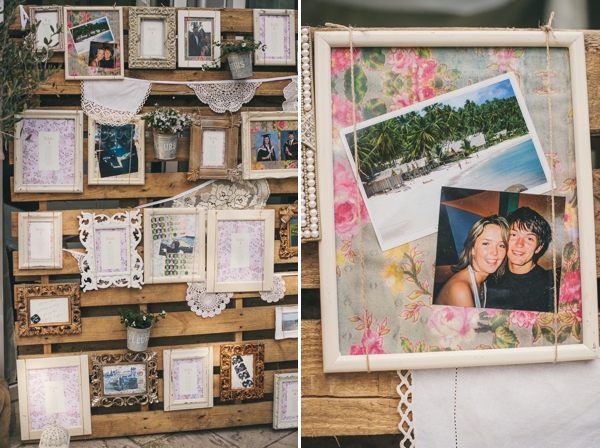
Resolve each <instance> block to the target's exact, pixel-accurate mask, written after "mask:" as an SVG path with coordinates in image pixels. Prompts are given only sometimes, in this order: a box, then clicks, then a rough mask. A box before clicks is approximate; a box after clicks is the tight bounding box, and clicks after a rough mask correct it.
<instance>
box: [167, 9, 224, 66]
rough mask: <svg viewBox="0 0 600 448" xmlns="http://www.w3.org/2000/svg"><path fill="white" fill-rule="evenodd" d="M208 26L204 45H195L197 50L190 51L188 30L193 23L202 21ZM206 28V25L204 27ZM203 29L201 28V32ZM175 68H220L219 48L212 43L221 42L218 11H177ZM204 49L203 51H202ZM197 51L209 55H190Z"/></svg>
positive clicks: (219, 14)
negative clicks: (207, 35)
mask: <svg viewBox="0 0 600 448" xmlns="http://www.w3.org/2000/svg"><path fill="white" fill-rule="evenodd" d="M203 20H204V21H205V22H208V23H209V24H210V32H209V33H207V34H209V37H208V38H207V39H206V40H207V41H206V42H204V45H201V44H198V45H196V47H198V48H197V50H196V49H193V50H191V49H190V47H189V45H188V44H189V42H188V41H189V38H190V33H192V31H190V30H188V23H189V24H190V25H189V26H193V23H202V21H203ZM205 26H207V27H208V25H205ZM203 29H204V28H201V30H203ZM177 40H178V42H177V66H178V67H179V68H197V67H204V66H207V67H213V66H214V67H220V66H221V61H220V59H219V57H220V56H221V48H220V47H217V46H213V43H214V42H219V41H220V40H221V13H220V12H219V11H207V10H200V9H180V10H178V11H177ZM202 48H204V50H202ZM197 51H200V52H202V51H205V52H210V54H205V55H203V56H201V55H197V56H196V55H191V54H189V53H194V54H195V53H196V52H197Z"/></svg>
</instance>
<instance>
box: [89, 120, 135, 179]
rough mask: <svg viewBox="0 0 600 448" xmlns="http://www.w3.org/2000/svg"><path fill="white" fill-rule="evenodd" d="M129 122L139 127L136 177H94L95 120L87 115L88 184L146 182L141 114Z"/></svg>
mask: <svg viewBox="0 0 600 448" xmlns="http://www.w3.org/2000/svg"><path fill="white" fill-rule="evenodd" d="M131 123H133V124H136V125H137V126H138V127H139V136H140V138H139V147H140V150H139V152H138V173H139V178H138V179H131V180H130V179H125V178H123V179H116V178H106V179H103V178H101V177H96V175H95V174H96V173H95V157H94V150H95V146H96V142H95V138H94V134H95V131H96V129H95V127H96V120H94V119H93V118H92V117H88V171H87V173H88V174H87V178H88V185H145V183H146V146H145V137H144V132H145V123H146V122H145V121H144V120H142V116H141V115H136V116H135V118H134V119H133V120H132V121H131Z"/></svg>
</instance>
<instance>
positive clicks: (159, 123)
mask: <svg viewBox="0 0 600 448" xmlns="http://www.w3.org/2000/svg"><path fill="white" fill-rule="evenodd" d="M155 106H156V110H153V111H152V112H148V113H147V114H146V115H143V116H142V120H144V121H146V122H147V123H148V126H151V127H152V129H153V130H154V132H156V133H158V134H177V135H181V134H182V133H183V129H184V128H189V127H190V126H191V125H193V124H194V120H192V118H191V117H190V116H189V115H188V114H182V113H180V112H179V111H177V110H176V109H173V108H172V107H167V108H166V109H161V107H160V106H159V105H158V104H155Z"/></svg>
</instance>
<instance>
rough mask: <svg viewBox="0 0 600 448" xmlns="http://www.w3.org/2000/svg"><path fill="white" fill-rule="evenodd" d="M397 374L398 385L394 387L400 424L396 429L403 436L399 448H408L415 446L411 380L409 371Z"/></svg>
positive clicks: (400, 371) (401, 371)
mask: <svg viewBox="0 0 600 448" xmlns="http://www.w3.org/2000/svg"><path fill="white" fill-rule="evenodd" d="M397 373H398V377H399V378H400V384H398V386H396V392H398V395H400V403H398V414H400V423H398V429H399V430H400V432H401V433H402V435H403V436H404V437H403V438H402V441H401V442H400V447H401V448H410V447H414V446H415V428H414V425H413V420H412V419H413V410H412V379H411V374H410V370H398V372H397ZM403 389H404V391H403Z"/></svg>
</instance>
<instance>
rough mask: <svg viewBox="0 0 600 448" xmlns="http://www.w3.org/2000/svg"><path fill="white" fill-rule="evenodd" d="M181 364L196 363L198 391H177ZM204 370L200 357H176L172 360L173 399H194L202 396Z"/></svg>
mask: <svg viewBox="0 0 600 448" xmlns="http://www.w3.org/2000/svg"><path fill="white" fill-rule="evenodd" d="M182 364H197V367H196V368H197V369H198V377H197V379H196V381H197V387H198V393H197V394H193V395H181V394H180V393H179V367H180V366H181V365H182ZM203 373H204V370H202V359H201V358H193V359H176V360H175V362H173V397H174V398H175V400H194V399H199V398H204V389H203V381H204V378H203V377H202V375H203Z"/></svg>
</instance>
